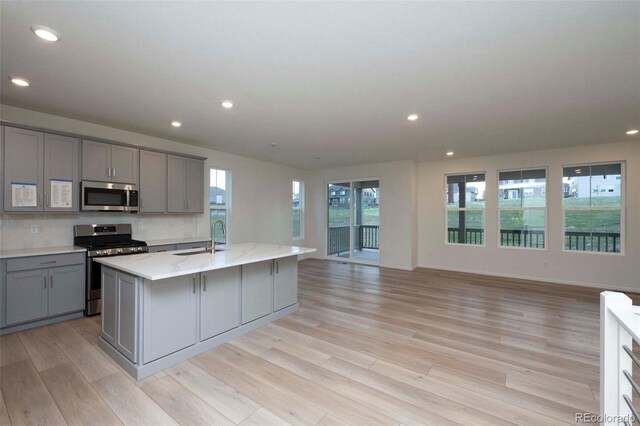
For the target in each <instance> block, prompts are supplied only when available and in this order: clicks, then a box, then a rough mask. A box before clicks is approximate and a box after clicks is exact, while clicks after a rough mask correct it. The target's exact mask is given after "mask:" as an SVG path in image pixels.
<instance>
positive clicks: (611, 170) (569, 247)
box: [562, 163, 624, 253]
mask: <svg viewBox="0 0 640 426" xmlns="http://www.w3.org/2000/svg"><path fill="white" fill-rule="evenodd" d="M562 176H563V178H562V181H563V182H562V185H563V194H564V199H563V207H564V250H565V251H573V252H575V251H579V252H605V253H621V252H622V251H623V247H624V233H623V229H624V227H623V224H624V220H623V219H624V217H623V216H624V185H623V179H622V178H623V163H610V164H587V165H579V166H566V167H564V168H563V173H562Z"/></svg>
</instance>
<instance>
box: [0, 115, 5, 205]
mask: <svg viewBox="0 0 640 426" xmlns="http://www.w3.org/2000/svg"><path fill="white" fill-rule="evenodd" d="M3 153H4V126H0V166H2V167H3V168H4V165H3V164H4V161H3V160H2V158H3V157H2V155H3ZM2 175H3V173H0V212H1V211H2V210H4V209H3V206H4V183H3V182H4V176H2Z"/></svg>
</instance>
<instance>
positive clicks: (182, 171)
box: [167, 155, 187, 213]
mask: <svg viewBox="0 0 640 426" xmlns="http://www.w3.org/2000/svg"><path fill="white" fill-rule="evenodd" d="M186 171H187V159H186V158H184V157H178V156H176V155H169V156H167V211H168V212H169V213H185V212H186V211H187V199H186V197H185V191H186V188H187V172H186Z"/></svg>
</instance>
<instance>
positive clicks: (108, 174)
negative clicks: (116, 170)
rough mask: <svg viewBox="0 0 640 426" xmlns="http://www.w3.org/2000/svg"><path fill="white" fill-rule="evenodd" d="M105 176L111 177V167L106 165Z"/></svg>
mask: <svg viewBox="0 0 640 426" xmlns="http://www.w3.org/2000/svg"><path fill="white" fill-rule="evenodd" d="M107 177H111V167H107Z"/></svg>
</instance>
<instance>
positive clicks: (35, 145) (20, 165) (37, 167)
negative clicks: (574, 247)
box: [3, 127, 44, 212]
mask: <svg viewBox="0 0 640 426" xmlns="http://www.w3.org/2000/svg"><path fill="white" fill-rule="evenodd" d="M3 168H4V173H3V179H4V210H5V211H10V212H28V211H42V209H43V207H42V199H43V191H42V190H43V186H44V185H43V173H44V134H43V133H40V132H34V131H31V130H24V129H16V128H13V127H5V129H4V167H3ZM13 185H25V187H27V188H30V187H32V185H35V190H36V199H35V201H34V202H33V203H30V202H26V201H21V200H20V199H17V200H16V202H15V203H14V202H13V200H12V195H13V191H12V187H13ZM16 188H17V189H16V191H20V189H19V188H18V187H16ZM21 192H22V191H21ZM14 204H15V205H14ZM21 204H23V205H22V206H21Z"/></svg>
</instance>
